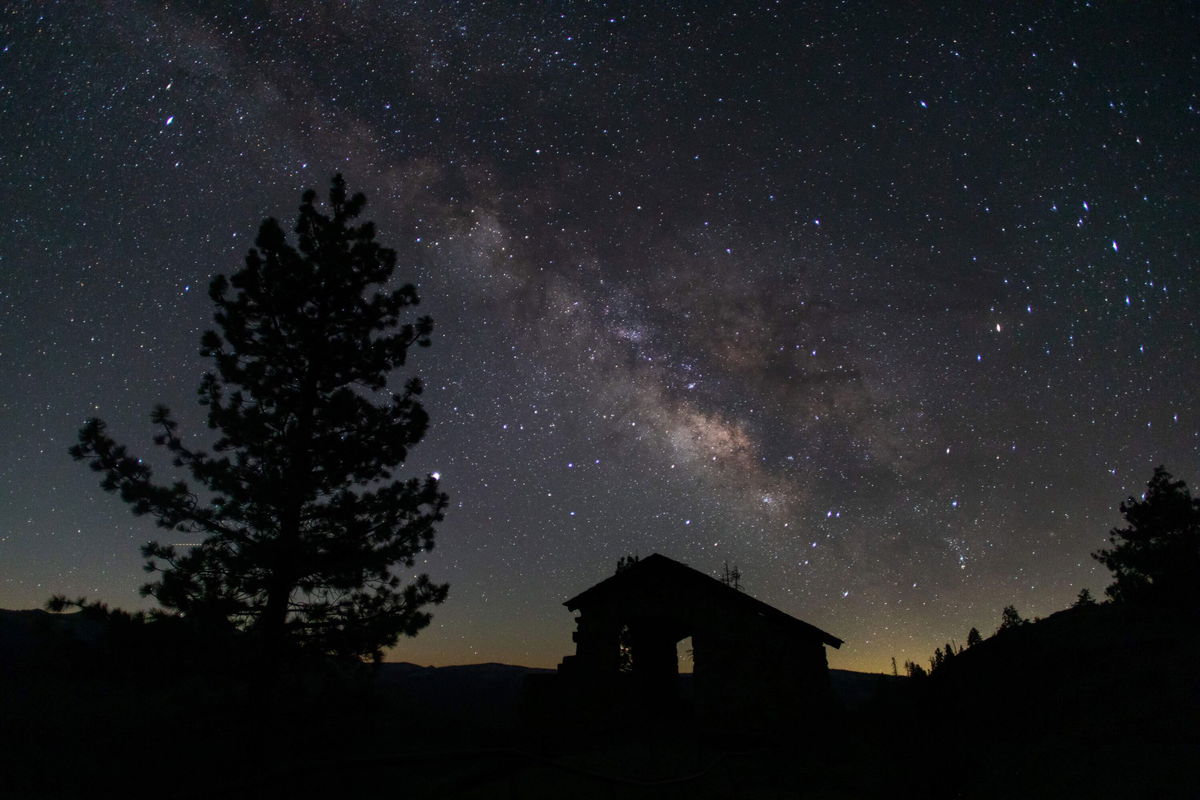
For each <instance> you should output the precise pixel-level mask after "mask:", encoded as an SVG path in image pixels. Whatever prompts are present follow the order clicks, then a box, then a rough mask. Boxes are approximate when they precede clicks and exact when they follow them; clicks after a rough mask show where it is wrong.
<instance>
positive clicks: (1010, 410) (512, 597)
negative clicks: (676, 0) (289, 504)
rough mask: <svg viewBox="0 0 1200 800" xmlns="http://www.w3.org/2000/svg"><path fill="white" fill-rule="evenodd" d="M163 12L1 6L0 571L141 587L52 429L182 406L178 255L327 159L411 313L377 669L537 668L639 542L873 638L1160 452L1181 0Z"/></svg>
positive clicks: (225, 267)
mask: <svg viewBox="0 0 1200 800" xmlns="http://www.w3.org/2000/svg"><path fill="white" fill-rule="evenodd" d="M204 5H205V4H201V3H179V4H173V5H171V6H165V5H164V4H160V3H149V2H146V3H139V2H124V3H122V2H117V3H109V4H92V3H79V4H57V5H51V4H42V3H25V4H12V5H11V6H10V7H8V8H6V9H5V11H4V12H3V17H0V45H2V47H3V52H2V53H0V103H2V104H3V108H2V110H3V113H2V115H0V175H2V176H3V178H4V181H3V183H4V186H5V187H6V190H5V202H4V210H5V213H4V215H3V217H2V218H0V303H2V304H3V305H2V314H3V316H2V317H0V347H2V356H0V363H3V365H4V367H5V370H4V372H5V381H4V388H3V389H2V390H0V411H2V415H0V430H2V431H3V435H4V441H5V443H6V445H7V447H8V458H7V459H5V460H4V462H3V464H2V465H0V470H2V472H0V476H2V477H0V491H2V492H3V501H2V505H0V606H4V607H33V606H37V605H40V604H41V602H42V601H44V600H45V598H46V597H47V596H48V595H49V594H51V593H54V592H65V593H67V594H70V595H79V594H86V595H89V596H92V597H97V598H100V599H104V600H106V601H108V602H109V603H111V604H114V605H121V606H126V607H140V606H142V605H143V604H144V602H145V601H144V600H142V599H141V598H139V597H138V596H137V593H136V589H137V586H138V585H139V584H140V583H141V582H142V580H143V578H142V575H141V572H140V560H139V558H138V555H137V548H138V545H139V544H141V543H142V542H144V541H146V540H148V539H150V538H153V537H155V536H156V535H157V532H156V531H155V530H154V528H153V526H152V525H151V523H149V522H147V521H146V520H141V519H135V518H133V517H132V516H130V515H129V514H128V511H127V509H126V508H125V507H124V506H123V505H122V504H121V503H120V501H119V500H118V499H116V498H113V497H111V496H109V495H106V494H104V493H103V492H102V491H100V489H99V488H98V486H97V485H96V480H95V476H94V475H93V474H91V473H90V472H88V470H86V469H85V468H83V467H82V466H80V465H78V464H74V463H73V462H71V460H70V458H69V457H68V456H67V453H66V450H67V447H68V446H69V445H70V444H71V442H72V441H73V438H74V435H75V431H76V430H77V429H78V427H79V426H80V425H81V424H82V422H83V421H84V420H85V419H86V418H87V417H89V416H93V415H100V416H102V417H104V418H105V419H106V420H107V421H108V423H109V425H110V430H111V431H112V432H113V434H114V435H115V436H117V437H118V438H119V439H120V440H122V441H125V442H127V443H129V444H130V446H131V447H132V448H133V449H135V450H137V451H138V452H139V453H141V454H143V455H145V456H146V457H147V458H148V459H151V460H152V461H153V460H154V458H155V456H156V454H154V453H153V446H152V445H151V443H150V441H149V438H150V434H151V431H150V427H149V425H148V422H147V419H148V414H149V411H150V409H151V407H152V406H153V405H154V404H156V403H159V402H161V403H165V404H167V405H169V406H171V407H172V408H173V409H175V410H176V413H177V414H178V415H179V416H180V418H181V419H182V420H183V422H184V424H185V425H186V426H188V428H189V430H190V431H191V432H192V434H191V435H193V436H195V437H197V440H199V441H203V440H204V437H205V434H206V431H205V430H204V427H203V424H202V416H201V414H200V411H199V409H198V408H197V407H196V405H195V388H196V386H197V385H198V382H199V378H200V375H201V374H202V373H203V371H204V369H205V364H204V363H203V361H202V360H201V359H200V358H199V357H198V355H197V350H198V339H199V335H200V332H201V331H202V330H204V329H205V328H206V327H208V326H209V325H210V324H211V323H210V318H211V308H210V306H209V303H208V300H207V297H206V293H205V291H204V290H205V287H206V286H207V283H208V280H209V279H210V278H211V276H212V275H213V274H215V273H217V272H225V273H228V272H231V271H233V270H235V269H237V267H238V265H239V264H240V261H241V259H242V257H243V256H244V253H245V251H246V249H247V248H248V246H249V244H250V242H251V240H252V238H253V235H254V231H255V230H256V228H257V226H258V223H259V222H260V221H261V219H262V218H263V217H265V216H276V217H278V218H280V219H282V220H285V221H287V220H290V218H291V217H292V216H293V214H294V212H295V208H296V206H297V204H298V201H299V196H300V193H301V191H302V190H303V189H305V188H308V187H316V188H318V189H322V188H324V187H325V186H326V185H327V184H328V181H329V178H330V176H331V175H332V174H333V173H335V172H342V173H344V174H345V176H346V179H347V181H348V182H349V184H350V186H351V188H352V189H357V190H361V191H364V192H365V193H366V194H367V196H368V199H369V201H370V206H369V208H368V213H367V216H368V217H369V218H372V219H374V220H375V221H376V222H377V224H378V227H379V230H380V232H381V233H380V239H381V241H382V242H383V243H384V244H386V245H389V246H391V247H394V248H395V249H396V250H397V251H398V252H399V254H400V262H401V264H402V267H401V269H400V273H401V277H402V278H403V279H405V280H412V281H415V282H416V283H417V284H418V286H419V289H420V291H421V293H422V296H423V298H424V305H423V309H424V310H426V311H427V312H428V313H430V314H431V315H432V316H433V317H434V320H435V324H436V331H435V340H434V346H433V347H432V348H431V349H430V350H428V351H424V350H423V351H421V352H419V353H417V354H416V355H415V357H414V358H413V359H412V362H411V367H412V369H413V370H415V371H416V372H417V373H419V374H420V375H421V376H422V377H423V378H424V379H425V380H426V382H427V385H428V392H427V407H428V409H429V411H430V413H431V416H432V420H433V426H432V428H431V431H430V434H429V436H428V437H427V438H426V440H425V441H424V442H423V443H422V444H421V445H420V446H419V447H418V448H417V449H416V450H415V451H414V453H413V458H412V459H411V460H410V462H409V465H408V466H407V467H406V469H408V470H410V471H411V472H413V473H423V472H433V471H437V472H439V473H440V474H441V476H442V483H443V486H444V488H445V489H446V491H447V492H449V493H450V495H451V498H452V504H451V508H450V510H449V512H448V514H447V519H446V521H445V523H444V524H443V525H442V526H441V528H440V529H439V532H438V543H437V548H436V549H435V550H434V551H433V552H432V553H430V554H429V555H428V557H427V558H426V559H424V562H423V564H422V568H423V569H427V570H428V571H429V572H430V573H431V574H432V575H433V576H434V577H435V578H436V579H438V580H446V581H449V582H450V584H451V594H450V599H449V600H448V601H447V602H446V604H445V605H443V606H442V607H440V608H438V609H436V611H435V619H434V623H433V625H432V626H431V627H430V628H429V629H428V630H426V631H425V632H423V633H422V634H421V635H420V636H419V637H418V638H417V639H414V640H406V641H404V642H401V644H400V646H399V647H397V648H396V649H395V650H394V651H393V652H392V653H391V657H392V658H394V659H406V660H412V661H418V662H422V663H437V664H447V663H462V662H470V661H480V660H496V661H508V662H515V663H523V664H529V665H536V666H550V665H553V664H554V663H555V662H556V661H557V660H558V659H559V658H560V657H561V656H562V655H563V654H565V653H567V652H569V651H570V649H571V647H572V645H571V641H570V633H569V632H570V629H571V616H570V614H569V613H568V612H567V611H566V610H565V609H564V608H562V606H561V605H560V603H561V602H562V600H564V599H565V598H567V597H569V596H571V595H573V594H575V593H577V592H578V591H580V590H582V589H583V588H586V587H587V586H589V585H591V584H592V583H594V582H595V581H597V580H599V579H600V578H602V577H604V576H605V575H607V574H609V573H611V571H612V569H613V568H614V566H615V564H616V561H617V559H618V558H619V557H620V556H622V555H625V554H627V553H634V552H636V553H640V554H642V555H646V554H648V553H651V552H656V551H657V552H662V553H664V554H666V555H669V556H671V557H674V558H676V559H679V560H682V561H685V562H687V563H689V564H691V565H692V566H694V567H696V568H698V569H700V570H702V571H705V572H708V573H710V574H714V575H717V574H719V573H720V571H721V569H722V568H723V565H724V564H725V563H726V562H728V563H729V564H731V565H732V564H736V565H738V566H739V567H740V569H741V572H742V574H743V585H744V586H745V588H746V589H747V590H748V591H749V592H751V593H752V594H754V595H755V596H757V597H760V598H761V599H764V600H766V601H767V602H770V603H772V604H775V605H777V606H779V607H780V608H782V609H784V610H785V611H788V612H789V613H792V614H795V615H796V616H799V617H801V618H803V619H805V620H807V621H809V622H812V623H814V624H817V625H819V626H821V627H823V628H825V629H826V630H828V631H830V632H831V633H833V634H835V635H836V636H838V637H841V638H843V639H845V640H846V645H845V646H844V647H843V649H842V651H841V652H839V653H836V654H833V657H832V663H833V664H834V665H835V666H845V667H852V668H862V669H890V663H889V659H890V657H891V656H895V657H896V658H897V659H899V660H900V661H903V660H904V659H906V658H913V659H923V658H925V657H926V656H927V655H928V654H929V653H930V652H932V650H933V648H934V647H935V646H937V645H939V644H941V643H942V642H945V641H946V640H948V639H950V638H955V639H957V640H959V641H961V640H962V639H964V638H965V635H966V631H967V630H968V629H969V628H970V627H972V626H977V627H979V628H980V630H982V631H985V632H987V631H990V630H992V629H993V628H994V627H995V626H996V624H998V621H999V610H1000V608H1001V607H1002V606H1004V605H1007V604H1010V603H1012V604H1015V605H1016V606H1017V607H1018V609H1019V610H1020V611H1021V612H1022V613H1023V614H1025V615H1026V616H1033V615H1036V614H1047V613H1050V612H1052V611H1054V610H1057V609H1058V608H1062V607H1064V606H1066V605H1067V604H1068V603H1069V602H1070V601H1071V600H1072V598H1073V597H1074V596H1075V594H1076V593H1077V592H1078V591H1079V589H1081V588H1083V587H1088V588H1090V589H1091V590H1092V591H1093V592H1094V593H1099V592H1100V590H1102V589H1103V587H1104V586H1105V585H1106V583H1107V578H1106V574H1105V572H1104V570H1103V568H1102V567H1100V566H1099V565H1098V564H1096V563H1095V562H1093V561H1092V560H1091V559H1090V558H1089V553H1090V552H1091V551H1093V550H1095V549H1096V548H1097V547H1099V546H1101V545H1102V544H1103V542H1104V540H1105V536H1106V534H1107V531H1108V529H1109V528H1110V527H1112V526H1113V525H1114V524H1116V523H1117V522H1118V521H1119V517H1118V516H1117V514H1116V506H1117V504H1118V503H1119V502H1120V501H1121V500H1122V499H1123V498H1124V497H1125V496H1127V495H1129V494H1133V493H1138V492H1140V491H1141V488H1142V487H1143V486H1144V484H1145V482H1146V480H1147V479H1148V478H1149V476H1150V474H1151V471H1152V469H1153V467H1154V465H1156V464H1159V463H1162V464H1165V465H1166V466H1167V468H1168V469H1170V470H1172V471H1173V472H1174V473H1175V474H1176V475H1177V476H1178V477H1181V478H1183V479H1185V480H1187V481H1188V482H1189V483H1190V484H1194V483H1195V481H1196V480H1197V479H1198V478H1200V459H1198V455H1200V420H1198V418H1197V413H1198V412H1200V408H1197V399H1196V393H1195V388H1194V387H1196V386H1197V385H1198V379H1200V358H1198V355H1200V347H1198V345H1200V336H1198V332H1197V329H1196V312H1195V309H1196V308H1197V300H1198V297H1197V294H1198V288H1200V282H1198V279H1197V275H1196V269H1195V268H1196V265H1197V256H1198V254H1200V247H1198V244H1197V240H1196V231H1197V230H1198V229H1200V228H1198V225H1197V223H1198V222H1200V215H1198V214H1197V212H1198V198H1200V185H1198V182H1197V161H1198V159H1197V154H1198V153H1200V139H1198V137H1197V133H1198V129H1200V125H1198V122H1200V119H1198V114H1200V99H1198V98H1197V87H1200V80H1198V79H1200V68H1198V64H1197V54H1198V53H1200V36H1198V35H1197V32H1198V31H1200V24H1198V23H1200V20H1198V19H1197V14H1196V10H1195V7H1194V6H1191V5H1189V4H1170V3H1154V4H1141V5H1137V6H1132V5H1119V6H1118V5H1116V4H1109V3H1060V4H1044V3H1005V4H1002V5H994V6H974V7H972V8H971V9H970V10H963V9H961V8H960V7H959V4H950V5H949V7H947V8H942V9H935V8H932V7H928V6H926V5H922V6H921V7H920V9H918V8H916V7H904V8H903V9H892V8H889V6H890V5H892V4H880V7H878V8H872V7H870V6H867V5H854V6H852V7H849V8H837V7H834V4H826V3H816V4H811V5H806V4H799V3H795V4H793V3H787V4H784V3H780V4H766V3H764V4H757V5H750V4H731V5H730V6H728V7H726V8H723V9H722V8H718V7H716V6H704V7H701V5H700V4H692V3H681V4H654V7H653V9H642V8H637V9H636V10H635V9H631V8H622V7H618V6H615V5H611V6H600V5H598V4H570V3H561V4H539V5H532V4H531V5H529V6H527V7H518V6H516V5H515V4H495V3H493V4H482V3H479V4H470V3H460V4H451V3H440V2H439V3H429V4H424V5H423V4H412V3H391V2H382V1H380V2H361V3H330V4H314V5H309V4H305V3H279V4H255V7H256V11H255V12H254V13H252V14H250V15H247V16H241V15H240V14H233V13H232V12H225V11H213V10H212V9H205V8H203V7H204ZM214 5H220V4H214ZM231 7H232V6H231ZM734 9H736V11H735V10H734ZM158 463H162V462H161V461H160V462H158ZM163 467H165V464H163Z"/></svg>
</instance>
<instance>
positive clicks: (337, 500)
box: [71, 175, 448, 659]
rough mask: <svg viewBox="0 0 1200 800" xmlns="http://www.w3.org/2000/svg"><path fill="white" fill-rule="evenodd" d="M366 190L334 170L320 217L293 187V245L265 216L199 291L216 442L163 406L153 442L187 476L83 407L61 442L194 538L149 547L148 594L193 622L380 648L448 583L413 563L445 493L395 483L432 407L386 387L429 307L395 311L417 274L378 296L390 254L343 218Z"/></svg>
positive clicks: (429, 484) (272, 636) (131, 498)
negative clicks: (182, 546) (410, 315)
mask: <svg viewBox="0 0 1200 800" xmlns="http://www.w3.org/2000/svg"><path fill="white" fill-rule="evenodd" d="M365 204H366V199H365V197H364V196H363V195H362V194H355V195H354V196H352V197H347V193H346V184H345V181H344V180H343V179H342V176H341V175H337V176H335V177H334V179H333V182H332V186H331V188H330V191H329V202H328V213H323V212H322V211H321V210H320V209H319V208H318V206H317V205H316V192H314V191H312V190H309V191H307V192H305V193H304V195H303V198H302V203H301V206H300V214H299V219H298V221H297V224H296V228H295V232H296V234H297V239H298V244H297V246H296V247H293V246H292V245H291V244H289V242H288V241H287V237H286V236H285V234H284V232H283V230H282V229H281V228H280V226H279V223H278V222H276V221H275V220H274V219H267V220H266V221H264V222H263V223H262V226H261V228H260V229H259V233H258V238H257V240H256V242H255V247H254V248H253V249H251V250H250V252H249V254H248V255H247V256H246V262H245V266H244V267H243V268H242V269H241V270H239V271H238V272H237V273H235V274H234V275H233V276H232V277H231V278H226V277H225V276H224V275H217V276H216V277H215V278H214V279H213V281H212V283H211V285H210V287H209V295H210V297H211V298H212V300H213V302H214V303H215V304H216V307H217V309H216V314H215V317H214V318H215V321H216V324H217V327H218V328H219V331H216V330H210V331H208V332H206V333H205V334H204V336H203V338H202V340H201V345H202V347H201V354H202V355H203V356H206V357H208V358H211V359H213V361H214V366H215V369H214V370H213V371H211V372H209V373H208V374H206V375H205V376H204V378H203V380H202V382H201V384H200V392H199V395H200V403H201V405H202V406H204V407H205V408H207V412H208V425H209V427H210V428H211V429H213V430H215V431H217V432H218V435H217V439H216V441H215V443H214V444H213V446H212V450H211V452H206V451H204V450H200V449H196V448H195V447H194V446H193V445H192V443H191V440H190V439H188V438H186V437H185V436H184V435H183V434H182V433H181V432H180V431H179V429H178V423H177V422H176V421H175V420H174V419H173V418H172V416H171V413H170V411H168V410H167V409H166V408H164V407H161V406H159V407H157V408H156V409H155V410H154V413H153V415H152V421H153V423H154V425H156V426H157V428H158V434H157V435H156V436H155V437H154V442H155V444H157V445H160V446H162V447H164V448H165V449H166V450H167V451H168V452H169V453H170V454H171V457H172V462H173V464H174V466H175V467H176V468H183V469H186V470H187V471H188V472H190V474H191V479H192V480H193V481H194V483H195V484H198V485H199V486H200V487H202V489H201V490H200V492H199V493H197V491H196V490H195V489H193V488H192V485H190V484H189V483H187V482H186V481H184V480H177V481H175V482H173V483H170V484H164V483H158V482H156V481H155V480H154V478H153V475H152V472H151V469H150V467H149V466H147V465H146V464H144V463H143V462H142V461H141V460H140V459H138V458H135V457H133V456H131V455H130V454H129V453H128V452H127V450H126V448H125V447H124V446H123V445H118V444H117V443H116V442H115V441H114V440H113V439H112V438H111V437H110V436H109V435H108V433H107V431H106V428H105V424H104V422H103V421H101V420H99V419H92V420H91V421H89V422H88V423H87V424H86V425H85V426H84V427H83V429H82V430H81V431H80V432H79V443H78V444H77V445H75V446H74V447H73V448H71V454H72V455H73V456H74V457H75V458H76V459H77V460H83V461H87V462H88V463H89V464H90V466H91V468H92V469H93V470H96V471H97V472H101V473H102V474H103V476H104V477H103V480H102V483H101V485H102V486H103V487H104V488H105V489H106V490H108V491H112V492H119V493H120V496H121V499H122V500H124V501H125V502H126V503H128V504H129V505H130V506H131V507H132V510H133V512H134V513H135V514H139V515H140V514H149V515H151V516H153V517H154V518H155V519H156V521H157V523H158V524H159V526H161V527H163V528H166V529H170V530H176V531H182V532H187V533H190V534H195V535H197V538H201V539H202V541H200V543H199V544H198V545H196V546H194V547H192V548H191V549H190V550H188V551H186V552H179V551H177V550H176V548H174V547H171V546H165V545H162V544H159V543H157V542H151V543H149V544H147V545H146V546H145V547H143V548H142V554H143V556H145V557H146V559H147V563H146V570H147V571H148V572H154V573H157V575H158V579H157V580H156V581H154V582H152V583H149V584H147V585H146V586H144V587H143V588H142V593H143V595H149V596H152V597H154V598H155V599H156V600H158V602H159V603H160V604H161V606H162V607H163V608H164V609H167V610H168V611H170V612H175V613H176V614H179V615H183V616H185V617H187V618H189V619H190V620H192V621H193V622H194V623H196V624H197V625H200V626H213V627H219V628H224V629H236V630H241V631H245V632H247V633H248V634H250V635H251V636H253V637H255V638H257V640H258V641H259V642H260V643H261V644H262V645H263V646H264V647H265V649H266V651H267V652H269V653H273V654H276V655H278V654H281V653H282V652H284V651H286V650H289V649H292V648H304V649H307V650H311V651H315V652H320V653H327V654H334V655H341V656H352V657H359V658H361V657H372V658H375V659H379V658H380V657H381V655H382V649H383V648H385V647H388V646H390V645H392V644H395V642H396V640H397V639H398V637H399V636H400V635H401V634H406V635H409V636H412V635H415V634H416V633H417V632H418V631H419V630H421V629H422V628H423V627H425V626H426V625H427V624H428V623H429V620H430V614H429V613H428V612H426V611H423V610H422V609H423V607H425V606H426V605H428V604H431V603H432V604H436V603H440V602H442V600H444V599H445V597H446V593H447V590H448V587H447V586H446V585H444V584H442V585H439V584H435V583H433V582H431V581H430V579H429V578H428V576H427V575H424V574H422V575H419V576H416V577H415V578H414V579H412V580H411V581H410V582H408V583H407V584H405V583H404V582H403V581H402V580H401V578H400V576H399V575H398V574H397V572H396V568H397V567H398V566H403V567H405V568H411V567H413V566H414V563H415V558H416V556H417V555H418V554H419V553H421V552H422V551H426V550H429V549H431V548H432V547H433V540H434V524H435V523H436V522H438V521H439V520H441V519H442V512H443V509H444V508H445V507H446V503H447V498H446V496H445V495H444V494H442V493H441V492H440V491H439V490H438V482H437V480H436V478H435V477H434V476H427V477H425V478H423V479H417V478H411V479H408V480H399V479H396V478H394V477H393V469H394V468H395V467H396V466H398V465H400V464H402V463H403V462H404V460H405V459H406V457H407V456H408V451H409V448H410V447H412V446H413V445H415V444H416V443H417V442H419V441H420V440H421V438H422V437H423V435H424V433H425V430H426V427H427V424H428V417H427V415H426V413H425V411H424V409H423V408H422V406H421V404H420V402H419V400H418V396H419V395H420V394H421V390H422V386H421V383H420V381H419V380H417V379H416V378H411V379H409V380H408V381H407V382H406V383H405V384H404V387H403V389H402V390H401V391H398V392H396V391H391V390H390V389H389V383H388V381H389V376H390V374H391V373H392V371H393V370H394V369H395V368H396V367H399V366H401V365H403V364H404V363H405V360H406V356H407V353H408V351H409V348H411V347H413V346H421V347H423V346H427V345H428V344H429V336H430V332H431V330H432V322H431V321H430V319H429V318H428V317H421V318H419V319H416V320H414V321H411V322H404V321H402V320H401V316H402V314H404V313H405V312H406V311H408V309H409V307H410V306H415V305H417V303H418V302H419V299H418V296H417V292H416V290H415V288H414V287H413V286H412V285H404V286H401V287H399V288H397V289H392V290H388V289H386V288H385V287H386V286H387V284H388V282H389V281H390V279H391V277H392V273H393V271H394V269H395V263H396V254H395V252H394V251H392V250H389V249H387V248H384V247H381V246H380V245H379V244H378V243H376V241H375V227H374V225H373V224H372V223H370V222H366V223H362V224H358V225H355V224H353V221H354V220H355V219H356V218H357V217H358V216H359V214H360V213H361V212H362V210H363V207H364V206H365Z"/></svg>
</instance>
